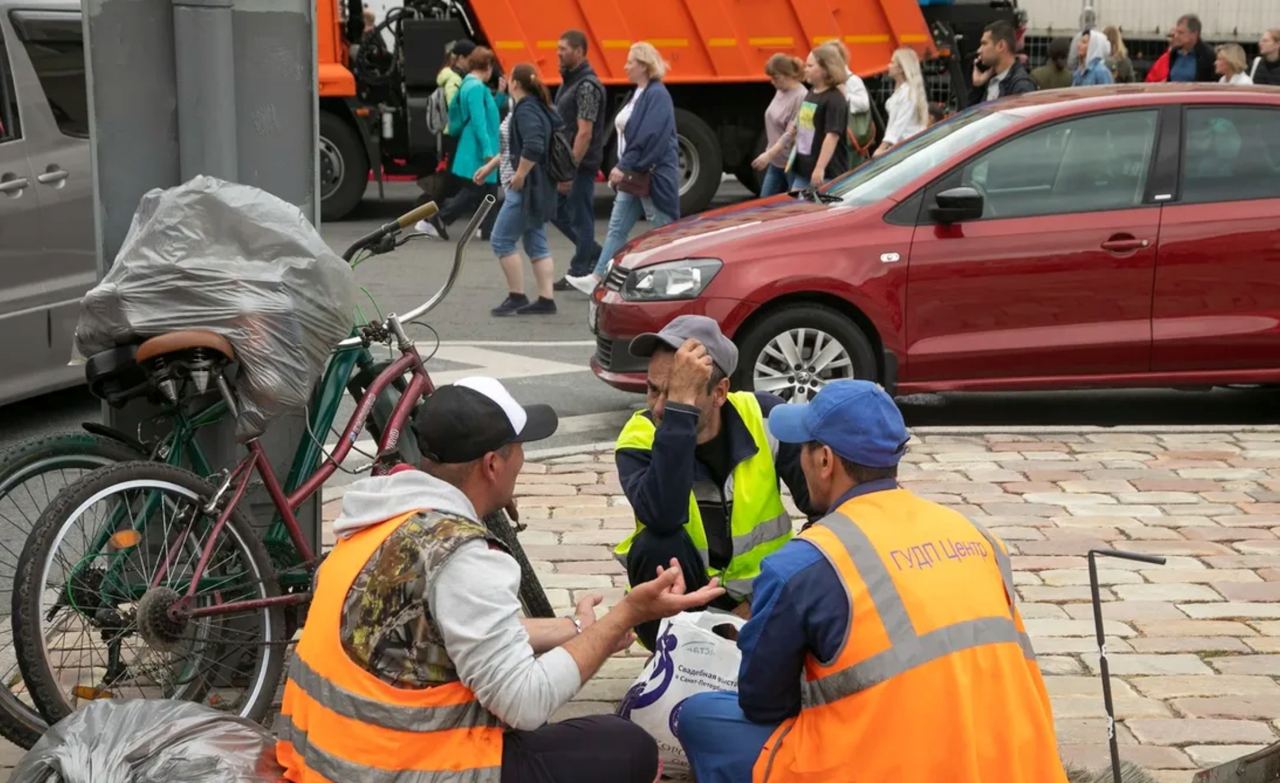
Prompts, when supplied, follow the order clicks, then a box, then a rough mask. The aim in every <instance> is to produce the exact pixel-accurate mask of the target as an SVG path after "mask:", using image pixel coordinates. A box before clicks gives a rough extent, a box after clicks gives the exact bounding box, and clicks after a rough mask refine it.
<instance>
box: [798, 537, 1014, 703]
mask: <svg viewBox="0 0 1280 783" xmlns="http://www.w3.org/2000/svg"><path fill="white" fill-rule="evenodd" d="M819 524H821V525H823V526H824V527H826V528H827V529H829V530H830V531H831V532H832V533H834V534H835V535H836V537H837V538H838V539H839V540H840V543H841V544H842V545H843V546H844V547H845V549H846V550H847V551H848V553H849V556H850V558H851V559H852V560H853V564H854V567H855V568H857V569H858V575H859V576H860V577H861V578H862V581H863V583H864V584H865V585H866V586H867V593H868V595H869V596H870V598H871V602H872V604H874V605H875V607H876V613H877V614H879V615H880V621H881V622H882V623H883V624H884V627H885V633H886V635H887V636H888V637H889V643H890V647H889V648H888V649H887V650H884V651H882V652H879V653H877V654H875V655H873V656H871V657H870V658H868V659H867V660H865V661H862V662H861V663H857V664H854V665H853V666H850V667H849V668H847V669H843V670H841V671H838V672H835V673H834V674H830V675H828V676H826V677H823V678H821V679H817V680H807V681H805V682H803V683H802V684H801V695H802V698H803V700H804V705H805V706H807V707H812V706H817V705H821V704H829V703H831V702H833V701H836V700H838V699H842V698H845V697H846V696H852V695H853V694H855V693H858V692H860V691H863V690H866V689H867V688H870V687H872V686H875V685H878V684H880V683H882V682H884V681H886V680H889V679H892V678H893V677H896V676H898V675H900V674H903V673H905V672H907V671H909V670H911V669H913V668H915V667H917V666H920V665H922V664H925V663H928V662H930V661H933V660H936V659H938V658H942V657H944V656H947V655H950V654H951V653H954V652H959V651H961V650H967V649H971V648H974V647H982V646H985V645H989V644H1006V643H1016V644H1018V645H1019V646H1020V647H1022V649H1023V653H1024V654H1028V653H1029V650H1030V647H1029V644H1027V643H1026V642H1025V641H1024V636H1023V634H1020V633H1019V632H1018V628H1017V626H1015V625H1014V623H1013V618H1012V616H1010V617H980V618H977V619H974V620H965V621H963V622H959V623H954V624H952V625H948V626H945V627H942V628H938V629H936V630H933V631H930V632H929V633H926V634H924V635H923V636H922V635H920V634H918V633H917V632H916V629H915V626H914V624H913V623H912V622H911V617H910V616H909V615H908V614H907V607H906V605H905V604H904V603H903V601H902V595H901V594H900V593H899V592H898V588H897V586H896V585H894V583H893V578H892V577H891V576H890V575H889V569H888V567H887V566H885V563H884V560H883V559H882V558H881V557H880V555H879V554H878V553H877V552H876V550H875V548H874V547H873V546H872V545H871V539H870V538H868V537H867V534H866V533H864V532H863V531H862V529H861V528H859V527H858V526H857V525H856V524H854V523H853V522H852V521H851V520H850V519H849V518H848V517H846V516H845V515H844V514H840V513H835V514H830V515H828V516H827V517H826V518H824V519H823V520H822V521H821V522H819ZM996 551H997V552H998V553H999V552H1000V550H999V549H998V548H997V549H996ZM997 560H999V557H998V556H997ZM832 565H835V564H834V563H833V564H832ZM852 633H853V629H852V628H851V629H850V635H852ZM1028 657H1030V656H1028Z"/></svg>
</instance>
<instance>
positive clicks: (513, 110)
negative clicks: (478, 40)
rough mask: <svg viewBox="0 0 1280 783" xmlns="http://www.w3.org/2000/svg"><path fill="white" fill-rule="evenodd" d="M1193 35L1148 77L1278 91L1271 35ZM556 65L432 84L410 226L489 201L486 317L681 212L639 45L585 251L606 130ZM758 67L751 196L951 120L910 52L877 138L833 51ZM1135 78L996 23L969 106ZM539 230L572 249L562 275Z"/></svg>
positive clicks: (1172, 35) (580, 61) (593, 267)
mask: <svg viewBox="0 0 1280 783" xmlns="http://www.w3.org/2000/svg"><path fill="white" fill-rule="evenodd" d="M364 21H365V27H366V30H370V29H372V28H373V19H372V18H371V17H370V15H369V14H368V13H366V17H365V20H364ZM1202 31H1203V26H1202V23H1201V21H1200V19H1199V18H1198V17H1197V16H1196V15H1194V14H1185V15H1183V16H1181V17H1179V18H1178V20H1177V21H1176V23H1175V24H1174V25H1173V27H1172V29H1171V30H1170V32H1169V35H1168V39H1169V47H1168V49H1167V50H1166V51H1164V52H1163V53H1162V54H1161V55H1160V57H1158V58H1157V59H1156V60H1155V62H1153V63H1152V64H1151V67H1150V68H1149V69H1148V70H1147V71H1146V73H1145V81H1147V82H1220V83H1223V84H1230V85H1248V84H1260V85H1277V86H1280V28H1273V29H1269V30H1267V31H1265V32H1264V33H1263V34H1262V36H1261V39H1260V40H1259V42H1258V55H1257V56H1256V57H1254V58H1253V59H1252V61H1250V60H1249V59H1248V57H1247V56H1246V53H1245V50H1244V48H1243V47H1242V46H1240V45H1239V44H1238V43H1224V44H1221V45H1218V46H1216V47H1215V46H1211V45H1209V44H1208V43H1207V42H1206V41H1204V40H1203V38H1202ZM557 56H558V60H559V65H560V73H561V84H560V85H559V87H558V88H557V90H556V92H555V93H554V96H553V95H552V93H551V92H550V91H549V90H548V88H547V85H545V84H544V83H543V82H542V81H541V77H540V76H539V75H538V72H537V69H536V68H535V67H534V66H533V65H530V64H524V63H522V64H519V65H516V66H515V67H514V68H513V69H512V72H511V78H510V80H508V79H507V78H505V77H504V76H503V72H502V67H501V65H500V64H499V62H498V60H497V58H496V57H495V55H494V53H493V52H492V51H490V50H489V49H487V48H485V47H482V46H477V45H476V44H475V43H474V42H472V41H470V40H466V39H463V40H458V41H454V42H451V43H450V44H449V45H448V47H447V49H446V51H445V55H444V63H443V66H442V68H441V70H440V72H439V74H438V76H437V79H436V84H437V87H438V89H440V90H443V91H444V95H445V100H446V102H447V106H448V125H447V128H445V129H444V130H443V132H442V134H441V136H440V141H441V149H442V152H443V156H442V158H443V160H444V161H445V162H444V163H442V168H443V170H444V172H446V175H445V176H446V177H447V178H448V186H447V187H446V188H445V189H444V191H443V192H444V195H445V196H447V198H444V199H443V200H442V206H441V210H440V212H439V213H438V214H437V215H436V216H435V217H434V218H432V219H430V220H428V221H424V222H423V223H420V224H419V225H418V229H419V230H420V231H422V232H423V233H426V234H427V235H429V236H432V237H437V238H441V239H447V238H448V236H449V234H448V226H449V225H451V224H452V223H453V222H454V221H455V220H456V219H457V218H459V217H465V216H466V215H469V214H471V213H472V212H474V210H475V209H476V208H477V207H478V206H479V203H480V201H481V199H483V198H484V197H485V196H487V195H492V196H494V197H495V198H500V199H501V206H500V208H498V209H496V210H494V211H492V212H491V213H490V217H489V219H488V220H487V221H486V222H485V224H484V225H483V226H482V227H481V236H482V238H485V239H488V240H489V241H490V242H491V244H492V247H493V251H494V254H495V255H496V256H497V257H498V259H499V260H500V266H501V269H502V271H503V275H504V277H505V279H506V284H507V288H508V292H507V297H506V298H505V299H504V300H503V301H502V302H501V303H500V304H499V305H498V306H497V307H495V308H493V310H492V313H493V315H499V316H503V315H536V314H551V313H555V312H556V303H555V299H554V296H555V294H554V292H555V291H569V290H573V289H577V290H579V291H583V292H585V293H588V294H589V293H590V292H591V291H593V290H594V289H595V287H596V286H597V285H599V284H600V282H601V281H602V280H603V279H604V277H605V275H606V273H607V270H608V265H609V262H610V260H611V259H612V257H613V255H614V254H615V253H616V252H617V251H618V250H619V249H620V248H621V247H622V246H623V245H624V244H625V243H626V242H627V240H628V238H629V236H630V234H631V232H632V231H633V229H634V228H635V225H636V223H637V222H638V221H639V219H640V217H641V216H642V215H643V216H644V217H645V219H646V220H647V222H648V224H649V227H650V228H656V227H659V226H663V225H666V224H667V223H671V222H673V221H674V220H676V219H677V218H679V216H680V199H679V165H678V147H677V141H676V122H675V107H674V105H673V103H672V100H671V95H670V93H669V92H668V91H667V89H666V87H665V86H664V85H663V81H662V80H663V77H664V75H665V74H666V70H667V64H666V63H665V62H664V61H663V59H662V57H661V55H660V54H659V52H658V50H657V49H656V48H655V47H654V46H653V45H651V44H649V43H647V42H643V41H641V42H638V43H636V44H634V45H632V46H631V48H630V50H629V52H628V55H627V59H626V63H625V65H624V70H625V72H626V76H627V79H628V80H629V81H630V82H631V83H632V85H633V89H632V91H631V92H630V94H629V95H628V96H627V97H626V99H625V100H624V101H623V102H622V104H621V108H620V109H619V110H618V111H617V112H616V113H615V114H614V115H613V117H612V121H613V125H614V131H615V133H614V134H613V135H614V138H615V139H616V141H615V143H616V153H617V155H616V160H617V164H616V165H615V166H614V167H613V168H612V169H611V170H610V171H608V172H606V179H607V182H608V184H609V186H610V188H611V189H612V191H613V193H614V196H613V206H612V210H611V214H610V217H609V224H608V228H607V230H606V235H605V237H604V242H603V244H601V243H599V242H597V241H596V236H595V215H594V208H593V203H594V196H595V185H596V177H597V173H598V172H599V171H600V168H601V165H602V163H603V162H604V159H605V144H606V143H607V140H608V138H609V135H610V134H609V132H608V122H609V121H610V118H609V106H608V103H607V100H606V99H607V93H606V91H605V88H604V85H603V83H602V82H601V80H600V78H599V76H598V75H597V74H596V72H595V70H594V69H593V68H592V66H591V63H590V62H589V59H588V40H587V36H586V34H585V33H583V32H582V31H579V30H568V31H565V32H564V34H563V35H562V36H561V37H560V39H559V41H558V42H557ZM764 72H765V75H767V76H768V78H769V80H770V82H771V83H772V85H773V87H774V94H773V98H772V100H771V101H770V102H769V104H768V105H767V106H766V107H765V108H764V129H765V144H766V148H765V150H764V151H763V152H762V153H761V154H760V155H758V156H757V157H756V158H755V159H754V160H753V161H752V164H751V165H752V168H753V169H755V171H757V172H759V176H760V195H761V196H762V197H768V196H773V195H776V194H779V193H783V192H786V191H797V190H805V189H810V188H815V187H818V186H819V185H822V184H823V183H825V182H828V181H830V180H832V179H834V178H836V177H838V176H840V175H842V174H843V173H845V172H846V171H848V170H850V169H852V168H854V167H856V166H857V165H859V164H860V163H862V162H863V161H864V160H867V159H869V158H871V157H877V156H882V155H884V154H886V153H888V152H890V151H891V150H893V149H894V148H895V147H897V146H899V145H901V144H902V143H903V142H905V141H907V140H908V139H910V138H911V137H913V136H915V135H916V134H918V133H920V132H922V131H923V130H924V129H925V128H927V127H929V126H930V125H932V124H934V123H935V122H938V121H940V120H942V119H944V118H945V117H946V116H947V115H948V109H947V108H946V107H945V106H944V105H942V104H936V103H930V102H929V98H928V92H927V90H926V86H925V80H924V74H923V71H922V67H921V63H920V59H919V56H918V55H917V53H916V52H915V51H914V50H913V49H911V48H909V47H903V48H900V49H898V50H896V51H894V52H893V54H892V57H891V58H890V60H889V62H888V63H886V64H885V74H886V76H887V77H888V79H889V80H890V81H891V83H892V90H891V92H890V94H889V97H888V99H887V101H886V102H885V105H884V109H885V111H884V114H885V115H886V116H885V119H883V120H882V121H881V123H880V125H881V127H877V122H876V119H875V117H876V113H875V109H874V107H873V106H872V100H871V95H870V93H869V92H868V90H867V87H866V84H865V83H864V82H863V81H862V79H861V78H860V77H859V76H858V75H857V74H855V73H853V72H852V71H851V70H850V68H849V51H848V49H847V48H846V47H845V45H844V44H843V43H841V42H840V41H839V40H832V41H829V42H826V43H823V44H821V45H819V46H817V47H815V48H814V49H812V50H811V51H810V52H809V54H808V57H807V58H806V59H805V60H800V59H799V58H797V57H794V56H791V55H788V54H783V53H778V54H774V55H773V56H772V57H770V58H769V60H768V61H767V62H766V64H765V66H764ZM1139 78H1143V75H1142V74H1141V73H1139V70H1138V69H1137V68H1136V67H1135V65H1134V61H1133V59H1132V58H1131V57H1130V54H1129V50H1128V47H1127V46H1126V44H1125V41H1124V37H1123V34H1122V32H1121V30H1120V29H1119V28H1117V27H1116V26H1114V25H1112V26H1106V27H1103V28H1101V29H1097V28H1090V29H1085V30H1082V31H1081V32H1079V33H1078V34H1077V35H1076V36H1075V37H1074V38H1065V37H1063V38H1055V39H1053V40H1052V41H1050V43H1049V46H1048V51H1047V57H1046V59H1045V61H1044V62H1043V63H1042V64H1040V65H1039V66H1038V67H1036V68H1034V69H1029V67H1028V58H1027V56H1026V54H1025V53H1023V52H1022V51H1020V44H1019V40H1018V35H1017V31H1016V30H1015V29H1014V27H1013V26H1012V25H1011V24H1009V23H1007V22H1002V21H1001V22H995V23H993V24H990V25H988V26H987V28H986V29H985V30H984V31H983V34H982V37H981V40H980V42H979V45H978V49H977V52H976V55H975V57H974V61H973V70H972V74H971V78H970V81H971V84H972V89H971V91H970V94H969V96H968V103H969V104H971V105H972V104H977V103H982V102H984V101H990V100H996V99H999V98H1004V97H1007V96H1013V95H1021V94H1025V93H1029V92H1033V91H1036V90H1052V89H1066V88H1071V87H1085V86H1091V85H1105V84H1113V83H1116V84H1123V83H1130V82H1134V81H1137V80H1138V79H1139ZM558 137H559V138H562V139H563V141H564V143H565V145H566V146H567V147H568V148H569V149H570V153H569V155H570V157H571V160H572V163H573V165H574V167H575V172H574V173H573V175H572V176H570V177H567V178H566V177H561V178H553V177H552V176H551V175H550V174H549V172H548V168H549V166H550V164H551V156H552V154H553V148H554V147H555V146H556V143H558V142H557V138H558ZM424 198H425V197H424ZM547 223H551V224H552V225H554V226H556V228H558V229H559V230H560V232H561V233H563V234H564V235H565V237H567V238H568V239H569V240H570V242H572V243H573V246H574V254H573V257H572V259H571V260H570V262H569V265H568V269H567V272H566V273H565V274H564V275H563V276H562V277H560V279H558V280H556V279H554V277H555V276H554V273H553V266H554V264H553V261H552V258H551V252H550V249H549V246H548V244H547V238H546V227H545V226H546V224H547ZM521 248H523V250H524V254H525V255H526V256H527V257H528V261H529V264H530V266H531V268H532V270H533V276H534V279H535V282H536V292H535V293H536V298H534V299H530V298H529V296H528V295H527V294H526V293H525V291H524V280H523V272H522V270H523V262H522V261H521V257H520V249H521Z"/></svg>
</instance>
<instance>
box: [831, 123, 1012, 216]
mask: <svg viewBox="0 0 1280 783" xmlns="http://www.w3.org/2000/svg"><path fill="white" fill-rule="evenodd" d="M1017 119H1018V118H1017V117H1015V116H1013V114H1011V113H1010V112H992V111H989V110H987V109H982V108H974V109H970V110H968V111H966V112H962V113H960V114H957V115H956V116H954V117H951V118H950V119H948V120H945V121H943V122H940V123H938V124H937V125H934V126H933V127H932V128H929V129H928V130H926V131H924V132H923V133H921V134H920V135H918V136H916V137H915V138H913V139H911V140H910V141H907V142H905V143H903V144H900V145H898V146H897V147H894V148H893V149H892V150H890V151H889V152H887V153H885V154H884V155H882V156H881V157H878V158H872V159H871V160H869V161H867V162H866V163H865V164H863V165H862V166H859V167H858V168H856V169H854V170H853V171H851V172H849V173H848V174H845V175H844V176H843V177H840V178H839V179H837V180H834V181H833V182H832V183H831V184H830V185H829V186H828V187H827V188H826V191H825V192H826V193H827V194H828V195H831V196H837V197H839V198H840V199H841V200H842V201H843V202H844V203H845V204H852V205H860V204H870V203H872V202H874V201H879V200H880V199H883V198H886V197H887V196H889V195H890V194H892V193H894V192H895V191H897V190H898V189H900V188H902V187H903V186H904V185H906V184H908V183H909V182H911V181H912V180H914V179H915V178H916V177H919V176H920V175H921V174H924V173H925V172H927V171H928V170H929V169H932V168H933V167H935V166H937V165H938V164H940V163H942V162H943V161H945V160H947V159H948V158H950V157H951V156H952V155H955V154H956V153H957V152H959V151H960V150H963V149H966V148H968V147H971V146H972V145H973V144H975V143H977V142H979V141H981V140H982V139H985V138H989V137H990V136H991V135H992V134H995V133H999V132H1000V131H1002V130H1004V129H1005V128H1007V127H1009V126H1010V125H1012V124H1013V123H1015V122H1017Z"/></svg>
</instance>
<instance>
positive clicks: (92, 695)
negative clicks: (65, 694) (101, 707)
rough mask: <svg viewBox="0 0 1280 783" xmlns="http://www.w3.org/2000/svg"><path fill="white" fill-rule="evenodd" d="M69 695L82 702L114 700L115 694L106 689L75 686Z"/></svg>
mask: <svg viewBox="0 0 1280 783" xmlns="http://www.w3.org/2000/svg"><path fill="white" fill-rule="evenodd" d="M71 695H72V696H75V697H76V698H77V699H82V700H84V701H96V700H97V699H114V698H115V694H114V693H112V692H111V691H109V690H107V689H106V688H95V687H93V686H92V685H77V686H75V687H74V688H72V689H71Z"/></svg>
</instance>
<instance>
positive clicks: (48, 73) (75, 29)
mask: <svg viewBox="0 0 1280 783" xmlns="http://www.w3.org/2000/svg"><path fill="white" fill-rule="evenodd" d="M12 19H13V26H14V28H15V29H16V30H17V31H18V37H19V38H20V39H21V40H22V44H23V46H24V47H25V48H26V50H27V56H28V57H29V58H30V59H31V65H32V67H34V68H35V71H36V76H37V77H39V79H40V87H41V89H43V90H44V96H45V98H46V99H47V100H48V101H49V108H50V109H51V110H52V111H53V118H54V120H56V121H57V123H58V129H59V130H61V131H62V132H63V133H65V134H66V135H68V136H77V137H80V138H88V136H89V98H88V91H87V90H86V88H85V79H84V38H83V32H82V31H81V26H80V14H77V13H72V12H65V13H60V12H53V11H21V12H14V14H13V17H12Z"/></svg>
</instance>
